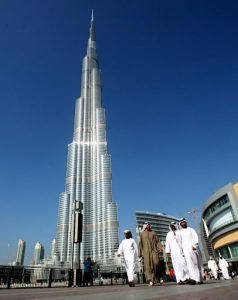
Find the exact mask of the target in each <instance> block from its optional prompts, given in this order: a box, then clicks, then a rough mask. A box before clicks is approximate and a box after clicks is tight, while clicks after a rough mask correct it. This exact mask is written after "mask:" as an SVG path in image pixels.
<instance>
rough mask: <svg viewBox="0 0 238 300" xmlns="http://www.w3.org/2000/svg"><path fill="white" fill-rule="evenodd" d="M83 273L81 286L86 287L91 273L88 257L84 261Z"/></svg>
mask: <svg viewBox="0 0 238 300" xmlns="http://www.w3.org/2000/svg"><path fill="white" fill-rule="evenodd" d="M83 264H84V271H83V286H85V285H86V286H88V283H89V282H91V281H92V280H91V273H92V265H93V264H92V261H91V258H90V257H88V258H87V259H86V260H85V261H84V263H83Z"/></svg>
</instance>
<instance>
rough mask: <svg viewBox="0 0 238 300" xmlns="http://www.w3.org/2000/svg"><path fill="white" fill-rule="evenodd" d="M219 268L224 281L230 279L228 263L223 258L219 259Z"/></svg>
mask: <svg viewBox="0 0 238 300" xmlns="http://www.w3.org/2000/svg"><path fill="white" fill-rule="evenodd" d="M219 268H220V269H221V271H222V275H223V277H224V279H230V276H229V272H228V262H227V261H226V260H225V258H223V257H222V256H220V258H219Z"/></svg>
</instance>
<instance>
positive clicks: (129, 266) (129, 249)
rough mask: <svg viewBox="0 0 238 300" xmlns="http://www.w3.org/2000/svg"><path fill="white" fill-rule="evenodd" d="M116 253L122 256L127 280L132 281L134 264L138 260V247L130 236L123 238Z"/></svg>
mask: <svg viewBox="0 0 238 300" xmlns="http://www.w3.org/2000/svg"><path fill="white" fill-rule="evenodd" d="M117 254H119V255H120V256H124V260H125V268H126V273H127V277H128V281H129V282H131V281H133V279H134V270H135V265H136V261H137V260H138V248H137V245H136V242H135V240H134V239H132V238H130V239H124V240H123V241H122V242H121V244H120V246H119V248H118V251H117Z"/></svg>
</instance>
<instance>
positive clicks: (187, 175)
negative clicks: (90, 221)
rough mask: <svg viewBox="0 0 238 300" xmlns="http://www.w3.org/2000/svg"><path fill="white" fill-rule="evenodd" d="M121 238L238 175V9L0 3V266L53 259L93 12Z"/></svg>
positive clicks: (213, 4) (224, 4)
mask: <svg viewBox="0 0 238 300" xmlns="http://www.w3.org/2000/svg"><path fill="white" fill-rule="evenodd" d="M92 7H93V8H94V12H95V25H96V34H97V47H98V54H99V57H100V65H101V70H102V81H103V105H104V107H105V108H106V116H107V139H108V145H109V153H110V154H111V155H112V171H113V197H114V200H115V201H116V202H117V204H118V209H119V222H120V232H121V231H122V230H123V229H124V228H125V227H130V228H133V227H134V226H135V215H134V212H135V210H146V211H154V212H165V213H167V214H170V215H174V216H178V217H184V216H188V215H187V211H188V210H191V209H192V208H197V210H198V213H200V212H201V208H202V206H203V204H204V203H205V201H206V200H207V199H208V197H209V196H210V195H212V194H213V193H214V192H215V191H216V190H217V189H219V188H220V187H222V186H224V185H225V184H227V183H229V182H233V181H236V180H237V179H238V168H237V166H238V155H237V152H238V140H237V132H238V122H237V115H238V114H237V109H238V102H237V95H238V84H237V79H238V41H237V31H238V4H237V3H236V1H229V0H228V1H182V0H181V1H177V0H174V1H172V0H171V1H159V0H150V1H148V0H147V1H146V0H145V1H144V0H143V1H142V0H141V1H139V0H134V1H132V0H130V1H128V0H121V1H110V0H100V1H90V0H84V1H80V0H78V1H77V0H70V1H66V0H65V1H63V0H50V1H48V0H40V1H38V0H22V1H17V0H1V1H0V101H1V110H0V138H1V147H0V165H1V168H0V182H1V196H0V199H1V218H0V228H1V238H0V263H6V262H7V261H8V260H9V259H12V258H14V256H15V252H16V247H17V242H18V239H20V238H21V239H24V240H26V242H27V262H29V261H30V260H31V259H32V257H33V248H34V244H35V243H36V241H38V240H39V241H41V242H42V243H43V244H44V245H45V248H46V252H49V249H50V243H51V240H52V239H53V238H54V235H55V231H56V222H57V209H58V195H59V193H60V192H62V191H64V188H65V173H66V157H67V144H68V143H70V142H71V141H72V136H73V116H74V103H75V99H76V98H77V97H79V95H80V80H81V61H82V58H83V56H84V55H85V52H86V44H87V38H88V30H89V23H90V15H91V8H92Z"/></svg>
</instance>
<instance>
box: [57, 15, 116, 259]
mask: <svg viewBox="0 0 238 300" xmlns="http://www.w3.org/2000/svg"><path fill="white" fill-rule="evenodd" d="M101 94H102V93H101V79H100V69H99V60H98V56H97V52H96V38H95V31H94V21H93V19H92V20H91V27H90V35H89V40H88V47H87V55H86V56H85V57H84V59H83V66H82V81H81V97H80V98H79V99H77V101H76V106H75V118H74V134H73V141H72V143H71V144H69V145H68V158H67V172H66V190H65V192H63V193H62V194H61V196H60V201H59V211H58V224H57V238H56V248H57V252H58V253H59V256H60V261H62V262H70V261H71V260H72V238H71V228H72V213H73V207H74V201H75V200H78V201H81V202H82V203H83V237H82V244H81V252H80V249H79V247H78V245H75V250H74V254H73V255H74V260H75V261H76V262H77V261H78V262H79V258H80V259H81V261H83V260H84V259H85V258H86V257H88V256H90V257H91V258H92V259H93V260H95V261H100V260H105V259H108V258H111V257H114V255H115V252H116V250H117V248H118V245H119V239H118V216H117V215H118V214H117V205H116V203H114V202H113V200H112V172H111V156H110V155H109V154H108V151H107V141H106V118H105V109H104V108H103V107H102V104H101Z"/></svg>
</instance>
